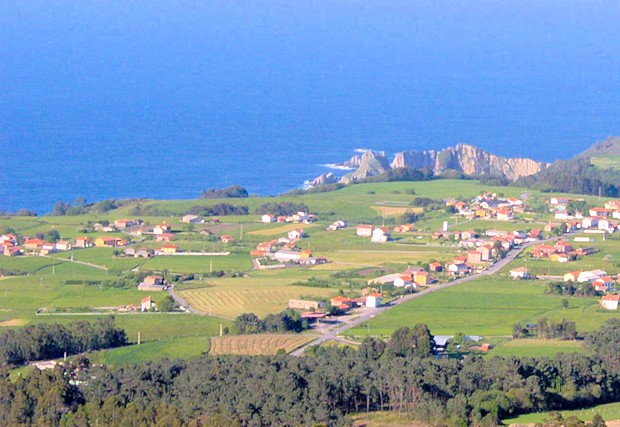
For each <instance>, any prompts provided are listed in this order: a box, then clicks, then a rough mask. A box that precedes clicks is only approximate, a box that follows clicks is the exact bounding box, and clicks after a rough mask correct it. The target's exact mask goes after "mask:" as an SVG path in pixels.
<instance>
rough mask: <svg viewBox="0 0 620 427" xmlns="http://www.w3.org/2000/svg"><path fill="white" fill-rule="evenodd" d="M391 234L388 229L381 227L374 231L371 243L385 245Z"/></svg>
mask: <svg viewBox="0 0 620 427" xmlns="http://www.w3.org/2000/svg"><path fill="white" fill-rule="evenodd" d="M389 238H390V234H389V233H388V230H387V228H385V227H379V228H375V229H374V230H372V237H371V238H370V241H371V242H373V243H385V242H387V241H388V240H389Z"/></svg>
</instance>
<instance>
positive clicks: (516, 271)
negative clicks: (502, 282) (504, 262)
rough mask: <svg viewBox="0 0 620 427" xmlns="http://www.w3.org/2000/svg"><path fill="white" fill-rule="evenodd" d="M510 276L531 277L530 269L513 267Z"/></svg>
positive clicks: (518, 277) (514, 277)
mask: <svg viewBox="0 0 620 427" xmlns="http://www.w3.org/2000/svg"><path fill="white" fill-rule="evenodd" d="M510 277H512V278H513V279H529V278H530V271H529V270H528V269H527V268H525V267H518V268H513V269H512V270H510Z"/></svg>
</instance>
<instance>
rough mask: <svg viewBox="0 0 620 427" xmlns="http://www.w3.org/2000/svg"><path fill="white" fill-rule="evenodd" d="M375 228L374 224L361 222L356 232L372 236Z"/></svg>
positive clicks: (360, 234) (362, 235)
mask: <svg viewBox="0 0 620 427" xmlns="http://www.w3.org/2000/svg"><path fill="white" fill-rule="evenodd" d="M374 229H375V227H374V226H372V225H369V224H360V225H358V226H357V228H356V229H355V233H356V234H357V235H358V236H361V237H371V236H372V231H373V230H374Z"/></svg>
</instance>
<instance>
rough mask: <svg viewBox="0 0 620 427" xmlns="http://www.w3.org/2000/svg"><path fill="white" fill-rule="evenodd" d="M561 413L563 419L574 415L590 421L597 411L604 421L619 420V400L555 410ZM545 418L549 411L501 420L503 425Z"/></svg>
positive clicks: (537, 421) (525, 422)
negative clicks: (581, 407) (582, 407)
mask: <svg viewBox="0 0 620 427" xmlns="http://www.w3.org/2000/svg"><path fill="white" fill-rule="evenodd" d="M556 412H559V413H561V414H562V416H563V417H564V419H566V418H568V417H570V416H575V417H577V418H579V419H580V420H582V421H591V420H592V417H594V414H596V413H598V414H599V415H600V416H601V417H603V419H604V420H605V421H615V420H620V402H615V403H606V404H604V405H598V406H593V407H591V408H587V409H578V410H573V411H556ZM545 419H550V412H538V413H533V414H525V415H520V416H518V417H515V418H508V419H505V420H503V423H504V424H505V425H510V424H534V423H542V422H543V421H544V420H545Z"/></svg>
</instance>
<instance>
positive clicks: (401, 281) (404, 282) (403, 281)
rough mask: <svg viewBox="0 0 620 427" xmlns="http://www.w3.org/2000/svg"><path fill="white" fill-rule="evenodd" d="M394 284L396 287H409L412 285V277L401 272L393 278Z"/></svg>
mask: <svg viewBox="0 0 620 427" xmlns="http://www.w3.org/2000/svg"><path fill="white" fill-rule="evenodd" d="M394 286H396V287H397V288H409V287H411V286H413V277H412V276H411V275H409V274H403V275H401V276H398V277H396V278H395V279H394Z"/></svg>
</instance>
